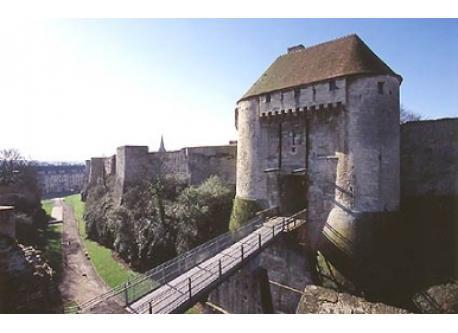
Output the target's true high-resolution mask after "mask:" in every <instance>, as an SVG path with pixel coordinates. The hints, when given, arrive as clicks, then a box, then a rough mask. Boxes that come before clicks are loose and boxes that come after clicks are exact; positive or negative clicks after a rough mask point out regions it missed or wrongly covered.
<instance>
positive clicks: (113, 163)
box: [83, 145, 237, 204]
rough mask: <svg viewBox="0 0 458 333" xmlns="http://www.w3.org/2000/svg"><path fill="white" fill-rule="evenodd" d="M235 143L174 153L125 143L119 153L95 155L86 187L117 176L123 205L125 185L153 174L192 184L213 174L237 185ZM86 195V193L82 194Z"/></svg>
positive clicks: (116, 198)
mask: <svg viewBox="0 0 458 333" xmlns="http://www.w3.org/2000/svg"><path fill="white" fill-rule="evenodd" d="M236 152H237V146H236V145H228V146H206V147H191V148H183V149H180V150H177V151H171V152H152V153H150V152H148V147H147V146H123V147H119V148H118V149H117V152H116V155H113V156H111V157H108V158H92V159H91V161H90V163H89V172H88V176H87V178H88V181H87V186H86V188H85V190H84V193H86V192H87V191H86V190H87V187H91V186H94V185H96V184H97V182H100V181H102V182H103V183H105V184H106V178H107V177H109V176H114V188H113V198H114V201H115V203H116V204H120V203H121V201H122V196H123V194H124V193H125V191H126V188H127V187H129V186H133V185H136V184H140V183H142V182H144V181H148V180H151V179H152V177H156V176H159V177H174V178H176V179H177V180H179V181H182V182H184V183H186V184H189V185H197V184H200V183H202V182H203V181H204V180H205V179H207V178H208V177H210V176H212V175H217V176H219V177H221V179H222V180H223V182H225V183H226V184H228V185H233V186H235V164H236ZM84 193H83V194H84ZM83 196H85V195H83Z"/></svg>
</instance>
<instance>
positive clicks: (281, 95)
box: [280, 92, 283, 102]
mask: <svg viewBox="0 0 458 333" xmlns="http://www.w3.org/2000/svg"><path fill="white" fill-rule="evenodd" d="M280 101H282V102H283V93H282V92H281V93H280Z"/></svg>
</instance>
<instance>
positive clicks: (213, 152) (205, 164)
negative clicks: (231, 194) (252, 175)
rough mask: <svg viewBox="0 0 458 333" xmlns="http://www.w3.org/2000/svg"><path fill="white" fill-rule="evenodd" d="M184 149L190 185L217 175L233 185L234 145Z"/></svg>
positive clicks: (235, 148)
mask: <svg viewBox="0 0 458 333" xmlns="http://www.w3.org/2000/svg"><path fill="white" fill-rule="evenodd" d="M184 149H185V150H186V155H187V157H188V170H189V171H188V172H189V175H190V184H191V185H197V184H200V183H202V182H203V181H205V180H206V179H207V178H208V177H210V176H218V177H220V178H221V179H222V180H223V182H224V183H226V184H228V185H234V186H235V165H236V159H237V146H236V145H228V146H207V147H190V148H184Z"/></svg>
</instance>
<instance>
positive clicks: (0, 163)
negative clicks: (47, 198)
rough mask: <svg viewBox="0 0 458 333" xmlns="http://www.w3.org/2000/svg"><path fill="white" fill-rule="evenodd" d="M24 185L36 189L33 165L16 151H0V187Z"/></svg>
mask: <svg viewBox="0 0 458 333" xmlns="http://www.w3.org/2000/svg"><path fill="white" fill-rule="evenodd" d="M12 184H17V185H26V186H28V187H29V188H31V189H33V190H36V189H37V188H38V184H37V177H36V172H35V168H34V164H33V163H32V162H31V161H27V160H26V159H25V158H24V157H23V156H22V155H21V153H20V152H19V151H18V150H16V149H2V150H0V185H12Z"/></svg>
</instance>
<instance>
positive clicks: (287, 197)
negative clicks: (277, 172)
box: [280, 174, 307, 215]
mask: <svg viewBox="0 0 458 333" xmlns="http://www.w3.org/2000/svg"><path fill="white" fill-rule="evenodd" d="M306 207H307V181H306V176H305V175H303V174H288V175H282V176H281V177H280V212H281V214H283V215H289V214H293V213H296V212H298V211H300V210H302V209H305V208H306Z"/></svg>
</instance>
